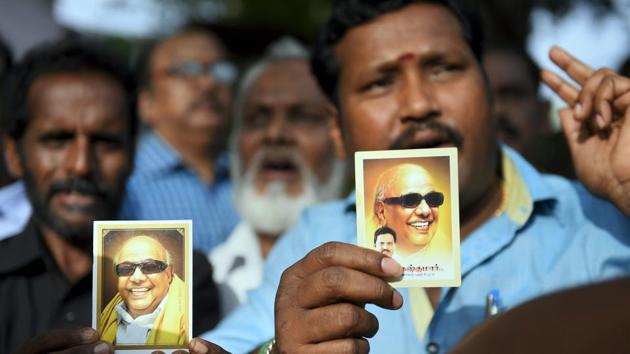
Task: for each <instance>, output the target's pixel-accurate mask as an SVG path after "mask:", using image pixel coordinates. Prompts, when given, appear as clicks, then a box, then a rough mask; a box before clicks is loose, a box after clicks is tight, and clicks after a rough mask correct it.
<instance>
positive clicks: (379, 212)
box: [374, 202, 387, 226]
mask: <svg viewBox="0 0 630 354" xmlns="http://www.w3.org/2000/svg"><path fill="white" fill-rule="evenodd" d="M374 214H376V217H377V218H378V223H379V224H380V225H381V226H385V225H387V219H386V218H385V206H384V205H383V202H376V203H375V204H374Z"/></svg>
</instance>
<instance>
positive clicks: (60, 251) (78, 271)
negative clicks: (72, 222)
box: [40, 226, 92, 284]
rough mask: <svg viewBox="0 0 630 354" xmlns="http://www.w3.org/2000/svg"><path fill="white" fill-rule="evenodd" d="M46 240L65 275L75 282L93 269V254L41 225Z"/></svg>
mask: <svg viewBox="0 0 630 354" xmlns="http://www.w3.org/2000/svg"><path fill="white" fill-rule="evenodd" d="M40 229H41V232H42V235H43V236H44V242H45V243H46V245H47V246H48V249H49V250H50V253H51V254H52V256H53V259H54V260H55V263H57V266H58V267H59V269H60V270H61V272H62V273H63V274H64V275H65V277H66V278H67V279H68V280H69V281H70V283H72V284H74V283H76V282H78V281H79V280H80V279H82V278H83V277H85V276H86V275H88V274H89V273H90V272H91V271H92V256H91V255H90V253H89V252H86V251H85V250H83V249H81V248H79V247H77V246H75V245H73V244H72V243H70V242H68V240H66V239H64V238H63V237H62V236H61V235H59V234H58V233H56V232H55V231H53V230H52V229H50V228H49V227H47V226H41V228H40Z"/></svg>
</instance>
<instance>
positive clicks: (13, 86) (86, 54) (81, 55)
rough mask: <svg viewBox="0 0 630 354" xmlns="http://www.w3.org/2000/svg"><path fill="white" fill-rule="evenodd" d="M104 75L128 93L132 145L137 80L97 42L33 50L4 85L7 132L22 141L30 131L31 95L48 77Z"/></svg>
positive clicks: (72, 42) (0, 113) (66, 43)
mask: <svg viewBox="0 0 630 354" xmlns="http://www.w3.org/2000/svg"><path fill="white" fill-rule="evenodd" d="M86 72H90V73H92V72H93V73H102V74H105V75H107V76H108V77H111V78H112V79H114V80H115V81H116V82H118V83H120V85H121V86H122V87H123V89H124V90H125V99H126V101H127V111H128V113H129V117H128V118H129V128H130V129H129V132H130V134H131V137H132V141H133V140H134V139H133V138H135V134H136V131H137V129H138V119H137V116H136V94H137V93H136V85H135V79H134V77H133V75H131V72H130V71H129V70H128V65H127V63H126V61H125V60H123V59H122V58H121V57H119V56H118V55H116V54H115V53H114V52H112V51H110V50H108V49H106V48H105V47H103V46H101V45H100V44H97V43H95V42H86V41H83V40H74V39H70V40H62V41H57V42H50V43H45V44H43V45H40V46H38V47H35V48H34V49H32V50H30V51H29V52H28V53H27V54H26V55H25V56H24V58H23V59H22V60H21V61H20V62H18V63H17V64H16V65H15V66H14V67H13V69H12V70H11V71H10V72H9V74H8V75H7V76H6V80H4V82H3V83H2V93H1V97H0V100H1V103H0V110H1V111H0V117H1V119H2V127H3V130H4V132H5V133H6V134H7V135H8V136H10V137H12V138H13V139H15V140H18V141H19V140H20V139H21V138H22V135H23V134H24V131H25V130H26V128H27V126H28V123H29V119H30V112H29V107H28V94H29V91H30V88H31V86H32V85H33V83H34V82H35V81H36V80H37V79H38V78H40V77H42V76H44V75H50V74H57V73H86Z"/></svg>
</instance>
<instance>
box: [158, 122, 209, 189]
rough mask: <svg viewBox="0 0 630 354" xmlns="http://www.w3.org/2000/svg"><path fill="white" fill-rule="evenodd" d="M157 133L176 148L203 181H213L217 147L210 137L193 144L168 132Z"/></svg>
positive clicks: (207, 182)
mask: <svg viewBox="0 0 630 354" xmlns="http://www.w3.org/2000/svg"><path fill="white" fill-rule="evenodd" d="M159 135H160V136H161V137H162V138H163V139H164V140H166V141H167V142H168V143H169V145H171V147H173V149H175V150H177V152H178V153H179V154H180V156H181V157H182V160H183V161H184V163H185V164H186V165H187V166H189V167H190V168H192V169H193V170H194V171H195V172H196V173H197V175H198V176H199V178H200V179H201V180H202V181H203V182H204V183H206V184H212V183H213V182H214V178H215V167H216V161H217V158H218V155H219V148H218V146H217V144H216V143H215V142H214V141H213V140H212V139H209V140H208V141H206V142H203V143H202V142H198V143H196V144H193V143H191V142H190V141H181V140H179V139H176V138H175V137H173V136H171V135H169V134H162V133H159Z"/></svg>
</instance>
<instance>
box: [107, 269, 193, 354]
mask: <svg viewBox="0 0 630 354" xmlns="http://www.w3.org/2000/svg"><path fill="white" fill-rule="evenodd" d="M168 294H169V295H168V299H167V300H166V304H165V306H164V308H163V309H162V311H161V312H160V314H159V315H158V317H157V318H156V319H155V322H153V327H152V328H151V331H150V332H149V337H148V338H147V342H146V343H145V344H146V345H176V344H187V333H186V328H187V324H188V318H187V316H186V313H187V309H188V296H187V294H186V285H185V284H184V282H183V281H182V280H181V279H180V278H179V277H178V276H177V274H173V280H172V281H171V285H170V287H169V290H168ZM121 302H122V298H121V297H120V294H119V293H116V296H114V298H113V299H112V300H111V301H110V302H109V303H108V304H107V306H106V307H105V309H104V310H103V312H102V313H101V320H100V323H99V326H98V329H99V330H100V331H101V339H102V340H105V341H108V342H110V343H114V344H115V340H116V333H117V332H118V316H117V315H116V305H118V304H119V303H121Z"/></svg>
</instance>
